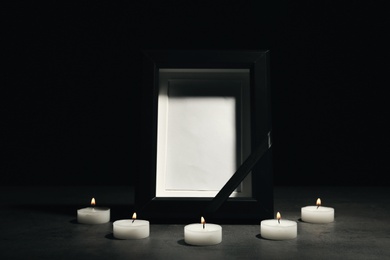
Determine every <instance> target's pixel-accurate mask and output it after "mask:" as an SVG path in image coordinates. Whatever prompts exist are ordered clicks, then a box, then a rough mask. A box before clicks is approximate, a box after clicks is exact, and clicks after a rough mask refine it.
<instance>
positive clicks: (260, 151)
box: [205, 136, 271, 213]
mask: <svg viewBox="0 0 390 260" xmlns="http://www.w3.org/2000/svg"><path fill="white" fill-rule="evenodd" d="M270 147H271V141H270V136H268V138H265V139H264V140H263V142H262V143H261V145H260V146H258V147H257V149H256V150H255V151H254V152H252V153H251V154H250V155H249V156H248V158H246V160H245V161H244V162H243V163H242V164H241V166H240V167H238V169H237V171H236V172H235V173H234V174H233V176H232V177H231V178H230V179H229V180H228V181H227V182H226V184H225V185H224V186H223V188H222V189H221V190H220V191H219V192H218V194H217V195H216V196H215V197H214V198H213V200H212V201H211V202H210V203H209V205H208V206H207V208H206V210H205V212H206V213H214V212H215V211H217V210H218V208H219V207H220V206H221V205H222V203H224V202H225V201H226V200H227V199H228V198H229V196H230V194H232V192H233V191H234V190H235V189H236V188H237V187H238V185H240V183H241V182H242V181H243V180H244V179H245V177H246V176H247V175H248V174H249V172H250V171H251V170H252V168H253V167H254V166H255V165H256V163H257V162H258V161H259V160H260V158H261V157H263V156H264V154H265V153H266V152H267V150H268V149H269V148H270Z"/></svg>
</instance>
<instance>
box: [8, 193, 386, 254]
mask: <svg viewBox="0 0 390 260" xmlns="http://www.w3.org/2000/svg"><path fill="white" fill-rule="evenodd" d="M274 195H275V200H274V205H275V212H276V211H280V212H281V213H282V216H283V218H285V219H290V220H295V221H297V222H298V236H297V238H296V239H292V240H285V241H271V240H266V239H263V238H261V236H260V230H259V225H222V228H223V238H222V243H221V244H218V245H215V246H204V247H199V246H189V245H186V244H185V243H184V241H183V238H184V237H183V236H184V232H183V229H184V225H160V224H159V225H157V224H153V223H151V227H150V230H151V231H150V232H151V233H150V237H149V238H146V239H142V240H117V239H115V238H114V237H113V235H112V222H113V221H114V220H117V219H121V218H127V217H128V216H127V205H128V209H129V211H128V212H129V215H130V214H131V213H132V203H133V198H132V189H131V188H129V187H1V191H0V203H1V211H0V227H1V232H0V259H381V260H382V259H390V220H389V216H390V189H389V187H275V189H274ZM91 196H94V197H95V198H96V200H97V203H98V204H99V202H100V205H101V206H110V207H111V210H112V213H113V214H112V215H111V216H112V217H111V222H109V223H106V224H101V225H83V224H78V223H77V221H76V211H77V209H78V208H79V207H81V206H82V205H83V204H85V203H89V200H90V198H91ZM318 197H320V198H321V199H322V203H323V205H324V206H330V207H334V208H335V221H334V222H333V223H329V224H309V223H304V222H301V221H300V208H301V207H303V206H306V205H314V203H315V200H316V199H317V198H318ZM85 206H87V205H85Z"/></svg>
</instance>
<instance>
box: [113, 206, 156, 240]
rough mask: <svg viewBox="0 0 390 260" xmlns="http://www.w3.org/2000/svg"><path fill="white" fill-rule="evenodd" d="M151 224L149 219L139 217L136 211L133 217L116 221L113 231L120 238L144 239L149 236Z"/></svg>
mask: <svg viewBox="0 0 390 260" xmlns="http://www.w3.org/2000/svg"><path fill="white" fill-rule="evenodd" d="M149 226H150V224H149V221H147V220H142V219H137V214H136V213H135V212H134V214H133V217H132V219H122V220H117V221H114V223H113V231H114V232H113V233H114V237H115V238H118V239H142V238H146V237H148V236H149V233H150V227H149Z"/></svg>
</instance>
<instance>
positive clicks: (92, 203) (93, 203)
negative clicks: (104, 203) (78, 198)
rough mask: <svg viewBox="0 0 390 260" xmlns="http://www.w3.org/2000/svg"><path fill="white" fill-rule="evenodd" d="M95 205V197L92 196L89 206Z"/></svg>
mask: <svg viewBox="0 0 390 260" xmlns="http://www.w3.org/2000/svg"><path fill="white" fill-rule="evenodd" d="M95 205H96V201H95V198H92V199H91V206H95Z"/></svg>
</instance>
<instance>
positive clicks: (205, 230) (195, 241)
mask: <svg viewBox="0 0 390 260" xmlns="http://www.w3.org/2000/svg"><path fill="white" fill-rule="evenodd" d="M201 222H202V223H194V224H189V225H186V226H185V227H184V241H185V242H186V243H187V244H189V245H195V246H210V245H216V244H219V243H221V242H222V227H221V226H220V225H217V224H209V223H207V224H206V223H204V219H203V217H202V221H201Z"/></svg>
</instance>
